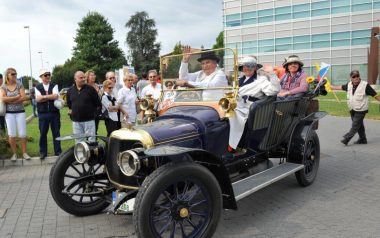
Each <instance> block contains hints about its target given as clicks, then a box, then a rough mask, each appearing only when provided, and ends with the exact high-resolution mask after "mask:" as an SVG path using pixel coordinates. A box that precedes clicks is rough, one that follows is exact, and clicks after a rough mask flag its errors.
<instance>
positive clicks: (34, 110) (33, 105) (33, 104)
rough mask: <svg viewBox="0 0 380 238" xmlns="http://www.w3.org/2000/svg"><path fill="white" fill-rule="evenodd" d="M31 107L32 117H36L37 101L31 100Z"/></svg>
mask: <svg viewBox="0 0 380 238" xmlns="http://www.w3.org/2000/svg"><path fill="white" fill-rule="evenodd" d="M32 107H33V116H35V117H37V112H36V110H37V101H36V99H32Z"/></svg>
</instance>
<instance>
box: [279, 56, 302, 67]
mask: <svg viewBox="0 0 380 238" xmlns="http://www.w3.org/2000/svg"><path fill="white" fill-rule="evenodd" d="M290 63H298V64H299V65H300V66H301V67H302V66H303V63H302V61H301V60H300V58H299V57H298V55H291V56H289V57H288V58H286V59H285V61H284V63H283V64H282V66H284V68H286V66H287V65H288V64H290Z"/></svg>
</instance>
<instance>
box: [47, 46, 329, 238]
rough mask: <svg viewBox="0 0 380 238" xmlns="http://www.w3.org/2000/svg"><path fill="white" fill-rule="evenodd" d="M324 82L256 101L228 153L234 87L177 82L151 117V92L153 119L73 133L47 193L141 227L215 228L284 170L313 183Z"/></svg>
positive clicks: (152, 231) (203, 232)
mask: <svg viewBox="0 0 380 238" xmlns="http://www.w3.org/2000/svg"><path fill="white" fill-rule="evenodd" d="M230 54H231V55H234V59H235V60H234V62H235V63H234V64H235V66H236V59H237V56H236V54H235V53H234V52H232V53H231V52H230ZM168 57H169V58H170V57H174V56H168ZM162 60H166V61H165V63H166V64H167V63H168V61H170V59H165V58H163V59H162ZM173 62H176V61H174V60H173ZM177 66H178V64H177ZM235 68H237V67H235ZM163 76H165V72H163ZM236 76H237V72H235V77H234V80H235V84H234V85H236V80H237V77H236ZM163 80H165V77H163ZM170 80H175V79H173V78H171V79H170ZM163 85H164V84H163ZM321 85H322V84H320V85H319V86H321ZM321 89H322V88H320V89H319V90H315V91H313V92H311V93H308V94H306V95H305V96H304V97H302V98H298V99H293V100H289V101H276V98H275V97H268V98H265V99H261V100H258V101H255V102H254V103H253V104H252V106H251V107H250V113H249V118H248V121H247V124H246V129H245V133H244V134H243V137H242V140H241V142H242V144H244V145H245V148H244V150H242V151H241V152H240V153H238V154H235V155H234V156H233V158H231V157H226V156H225V155H226V154H227V151H226V148H227V146H228V137H229V120H228V118H225V117H224V116H225V114H227V115H231V109H232V108H233V107H231V105H232V104H233V102H234V97H236V94H234V93H230V94H227V97H225V98H224V99H223V100H221V102H223V103H221V105H218V102H219V99H220V95H223V93H224V92H230V91H232V92H236V90H237V88H235V87H233V86H229V87H226V88H215V89H212V88H211V89H210V88H209V89H183V88H182V89H174V91H175V93H176V95H175V97H173V99H172V101H171V102H170V103H168V104H165V105H166V106H165V108H162V107H161V111H160V113H159V115H158V116H157V117H155V118H154V117H153V116H152V115H154V113H153V112H152V111H151V110H152V104H154V102H153V101H152V99H151V98H146V99H144V100H143V102H142V105H143V106H142V107H143V109H144V110H146V112H147V114H148V115H149V117H150V120H147V121H148V122H149V123H147V124H144V125H138V126H131V127H128V128H122V129H120V130H117V131H114V132H113V133H112V134H111V136H110V137H109V138H105V137H101V136H99V137H98V138H99V142H98V143H90V142H88V141H85V142H80V143H77V144H75V146H73V147H72V148H70V149H69V150H68V151H66V152H65V153H63V154H62V155H61V156H60V157H59V159H58V160H57V161H56V163H55V165H54V166H53V167H52V169H51V172H50V191H51V194H52V196H53V198H54V200H55V201H56V203H57V204H58V206H59V207H61V208H62V209H63V210H64V211H66V212H68V213H70V214H73V215H77V216H86V215H93V214H97V213H99V212H101V211H103V210H104V209H105V208H107V207H108V206H110V205H111V208H110V211H111V212H113V213H123V211H122V210H124V211H126V212H133V223H134V226H135V229H136V234H137V237H144V238H147V237H211V236H212V234H213V233H214V232H215V230H216V227H217V224H218V221H219V219H220V216H221V211H222V209H237V207H238V206H237V201H239V200H240V199H242V198H244V197H246V196H249V195H251V194H252V193H254V192H256V191H258V190H259V189H261V188H264V187H266V186H267V185H270V184H271V183H273V182H275V181H278V180H280V179H282V178H284V177H286V176H288V175H290V174H295V176H296V179H297V181H298V183H299V184H300V185H301V186H308V185H310V184H312V183H313V181H314V180H315V178H316V176H317V171H318V167H319V160H320V144H319V139H318V135H317V133H316V123H317V122H318V120H319V119H320V118H322V117H323V116H324V115H325V113H324V112H318V111H315V110H314V111H313V110H311V109H310V108H311V105H314V104H315V102H316V101H315V100H314V98H315V97H317V96H318V95H319V93H320V92H321ZM164 91H165V90H164ZM210 92H211V93H210ZM206 93H207V95H208V96H207V98H206V97H205V94H206ZM210 95H213V96H214V98H212V97H210ZM234 95H235V96H234ZM314 108H315V107H314ZM88 136H89V135H72V136H68V137H63V138H61V140H64V139H75V138H78V137H88ZM131 201H133V202H134V205H133V203H132V205H130V206H129V207H128V209H125V207H124V208H123V209H121V208H122V207H123V206H124V205H125V204H126V203H129V204H131V203H130V202H131Z"/></svg>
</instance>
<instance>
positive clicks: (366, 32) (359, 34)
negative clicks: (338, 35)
mask: <svg viewBox="0 0 380 238" xmlns="http://www.w3.org/2000/svg"><path fill="white" fill-rule="evenodd" d="M370 36H371V31H370V30H360V31H353V32H352V38H359V37H370Z"/></svg>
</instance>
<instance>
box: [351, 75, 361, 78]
mask: <svg viewBox="0 0 380 238" xmlns="http://www.w3.org/2000/svg"><path fill="white" fill-rule="evenodd" d="M359 77H360V76H359V75H354V76H352V77H351V78H353V79H354V78H359Z"/></svg>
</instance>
